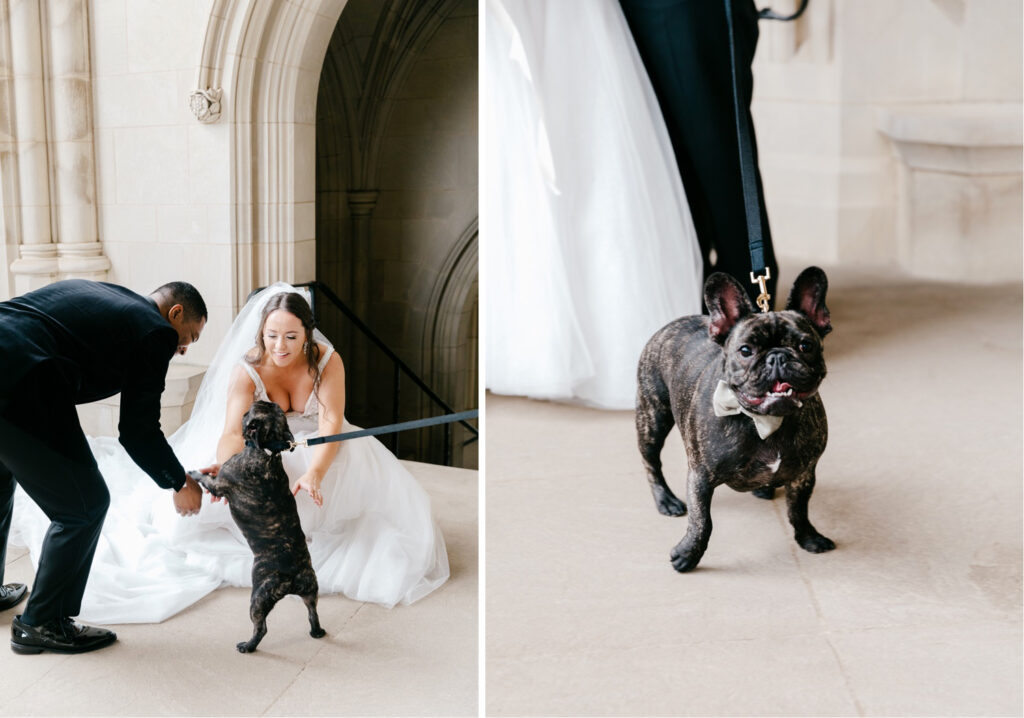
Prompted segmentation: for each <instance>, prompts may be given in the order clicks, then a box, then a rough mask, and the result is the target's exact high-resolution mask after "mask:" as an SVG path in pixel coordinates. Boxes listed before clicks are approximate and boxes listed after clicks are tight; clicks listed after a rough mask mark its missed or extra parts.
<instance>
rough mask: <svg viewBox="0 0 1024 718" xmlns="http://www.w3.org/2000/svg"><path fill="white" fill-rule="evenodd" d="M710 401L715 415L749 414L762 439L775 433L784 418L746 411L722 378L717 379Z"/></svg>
mask: <svg viewBox="0 0 1024 718" xmlns="http://www.w3.org/2000/svg"><path fill="white" fill-rule="evenodd" d="M712 403H713V404H714V406H715V416H732V415H733V414H746V415H747V416H749V417H750V418H751V419H753V420H754V427H755V428H756V429H757V435H758V436H760V437H761V438H762V439H767V438H768V437H769V436H771V435H772V434H773V433H775V431H776V430H778V428H779V427H780V426H782V420H783V419H784V418H785V417H782V416H767V415H765V414H755V413H753V412H751V411H747V410H746V409H744V408H743V407H742V406H740V401H739V399H737V398H736V392H734V391H733V390H732V388H731V387H730V386H729V385H728V384H726V383H725V382H724V381H722V380H719V381H718V386H717V387H715V396H714V397H713V398H712Z"/></svg>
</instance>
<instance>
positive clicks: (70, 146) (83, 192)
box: [46, 0, 110, 280]
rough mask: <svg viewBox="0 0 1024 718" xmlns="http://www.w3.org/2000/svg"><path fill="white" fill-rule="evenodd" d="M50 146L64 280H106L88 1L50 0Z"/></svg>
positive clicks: (48, 28)
mask: <svg viewBox="0 0 1024 718" xmlns="http://www.w3.org/2000/svg"><path fill="white" fill-rule="evenodd" d="M46 10H47V12H46V21H47V33H48V41H49V59H50V97H51V117H52V122H51V131H52V134H51V142H50V146H51V150H52V157H53V160H52V161H53V166H54V171H53V176H54V198H53V202H54V204H55V209H56V211H55V213H54V214H55V217H56V223H55V227H56V230H57V237H56V239H57V254H58V269H59V272H60V276H61V278H68V277H80V278H84V279H100V280H102V279H106V276H107V270H108V269H110V260H108V259H107V258H106V257H105V256H104V255H103V246H102V245H101V244H100V242H99V238H98V234H97V220H96V163H95V154H94V146H93V131H92V74H91V69H90V59H89V20H88V9H87V4H86V0H47V3H46Z"/></svg>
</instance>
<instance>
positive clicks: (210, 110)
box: [188, 87, 222, 124]
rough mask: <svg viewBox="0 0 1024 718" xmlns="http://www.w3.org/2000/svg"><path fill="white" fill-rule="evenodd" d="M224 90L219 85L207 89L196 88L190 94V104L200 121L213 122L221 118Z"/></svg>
mask: <svg viewBox="0 0 1024 718" xmlns="http://www.w3.org/2000/svg"><path fill="white" fill-rule="evenodd" d="M221 95H222V91H221V89H220V88H219V87H217V88H210V87H208V88H207V89H205V90H195V91H193V92H192V94H190V95H189V96H188V106H189V109H190V110H192V114H193V115H195V116H196V119H197V120H199V121H200V122H204V123H207V124H209V123H211V122H216V121H217V120H219V119H220V98H221Z"/></svg>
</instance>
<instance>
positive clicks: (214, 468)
mask: <svg viewBox="0 0 1024 718" xmlns="http://www.w3.org/2000/svg"><path fill="white" fill-rule="evenodd" d="M218 472H220V464H213V465H211V466H207V467H206V468H205V469H199V473H201V474H209V475H210V476H216V475H217V474H218ZM203 491H204V492H205V493H207V494H210V503H211V504H216V503H219V502H221V501H223V502H224V503H225V504H226V503H227V502H228V500H227V499H226V498H224V497H223V496H214V495H213V494H212V493H210V492H209V491H207V490H206V489H203Z"/></svg>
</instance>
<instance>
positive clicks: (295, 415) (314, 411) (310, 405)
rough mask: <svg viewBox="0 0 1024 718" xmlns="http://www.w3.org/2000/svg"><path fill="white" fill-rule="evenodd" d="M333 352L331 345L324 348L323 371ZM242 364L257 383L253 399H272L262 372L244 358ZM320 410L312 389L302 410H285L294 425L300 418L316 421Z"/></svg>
mask: <svg viewBox="0 0 1024 718" xmlns="http://www.w3.org/2000/svg"><path fill="white" fill-rule="evenodd" d="M321 347H323V345H321ZM333 353H334V347H332V346H330V345H328V346H327V347H326V349H323V356H322V357H320V364H319V365H318V369H319V370H320V372H323V370H324V367H325V366H327V360H328V359H330V358H331V354H333ZM241 365H242V366H243V367H245V371H246V373H247V374H248V375H249V378H250V379H252V382H253V384H255V385H256V388H255V391H254V392H253V399H255V400H261V401H272V399H271V398H270V395H269V394H267V387H266V386H265V385H264V384H263V379H262V378H261V377H260V373H259V372H258V371H256V368H255V367H254V366H252V365H250V364H249V363H248V362H246V361H244V360H243V361H242V362H241ZM319 411H320V404H319V402H317V400H316V392H312V391H311V392H310V393H309V398H308V399H306V406H305V408H304V409H303V410H302V411H296V410H292V411H288V412H285V416H286V417H288V424H289V425H292V424H293V423H295V422H296V421H298V420H300V419H303V420H306V421H310V420H311V421H313V422H316V421H318V419H319ZM293 431H294V429H293Z"/></svg>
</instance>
